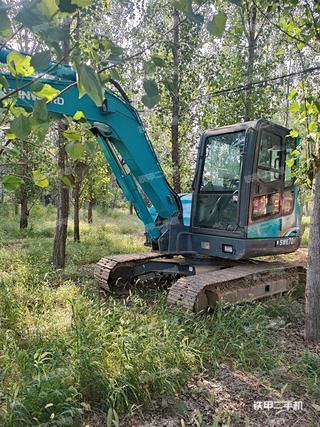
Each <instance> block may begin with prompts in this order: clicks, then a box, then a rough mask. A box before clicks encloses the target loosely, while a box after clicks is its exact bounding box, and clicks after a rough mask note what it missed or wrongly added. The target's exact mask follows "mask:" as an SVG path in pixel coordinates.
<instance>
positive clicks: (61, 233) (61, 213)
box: [53, 122, 69, 268]
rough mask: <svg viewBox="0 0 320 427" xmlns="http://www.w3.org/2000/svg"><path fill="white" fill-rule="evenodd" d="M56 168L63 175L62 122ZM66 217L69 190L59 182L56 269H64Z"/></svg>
mask: <svg viewBox="0 0 320 427" xmlns="http://www.w3.org/2000/svg"><path fill="white" fill-rule="evenodd" d="M58 126H59V128H58V149H59V151H58V168H59V175H60V176H61V175H64V174H65V168H66V162H67V153H66V151H65V148H64V144H65V138H64V135H63V132H64V131H65V130H66V129H67V127H68V126H67V125H66V124H65V123H63V122H60V123H59V124H58ZM68 215H69V189H68V188H66V187H65V185H64V183H63V182H62V181H61V180H60V182H59V184H58V206H57V220H56V231H55V235H54V244H53V264H54V265H55V266H56V267H58V268H64V266H65V259H66V243H67V233H68Z"/></svg>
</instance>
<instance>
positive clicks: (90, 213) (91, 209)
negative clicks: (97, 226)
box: [88, 201, 93, 224]
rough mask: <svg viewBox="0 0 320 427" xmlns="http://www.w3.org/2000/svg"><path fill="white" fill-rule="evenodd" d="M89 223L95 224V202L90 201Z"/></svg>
mask: <svg viewBox="0 0 320 427" xmlns="http://www.w3.org/2000/svg"><path fill="white" fill-rule="evenodd" d="M88 224H93V202H92V201H90V202H89V205H88Z"/></svg>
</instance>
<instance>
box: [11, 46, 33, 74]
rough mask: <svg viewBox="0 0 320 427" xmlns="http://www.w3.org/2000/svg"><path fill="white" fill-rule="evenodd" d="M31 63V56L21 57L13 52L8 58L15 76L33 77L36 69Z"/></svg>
mask: <svg viewBox="0 0 320 427" xmlns="http://www.w3.org/2000/svg"><path fill="white" fill-rule="evenodd" d="M30 62H31V56H28V55H21V53H19V52H15V51H13V52H10V53H9V55H8V56H7V65H8V68H9V70H10V73H11V74H12V75H13V76H22V77H27V76H31V75H32V74H33V73H34V68H33V67H32V66H31V65H30Z"/></svg>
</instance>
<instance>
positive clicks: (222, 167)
mask: <svg viewBox="0 0 320 427" xmlns="http://www.w3.org/2000/svg"><path fill="white" fill-rule="evenodd" d="M244 140H245V132H244V131H241V132H234V133H228V134H222V135H215V136H211V137H209V138H208V140H207V146H206V159H205V163H204V169H203V176H202V183H201V188H200V191H204V192H215V191H217V192H224V191H235V190H237V189H238V187H239V182H240V167H241V152H242V149H243V145H244Z"/></svg>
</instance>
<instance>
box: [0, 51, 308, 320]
mask: <svg viewBox="0 0 320 427" xmlns="http://www.w3.org/2000/svg"><path fill="white" fill-rule="evenodd" d="M10 52H11V50H9V49H7V50H6V49H2V50H1V52H0V62H1V63H3V64H6V63H7V58H8V55H9V54H10ZM40 73H41V76H43V77H42V78H41V79H40V80H39V82H40V83H41V84H43V85H45V84H48V85H50V86H51V87H53V88H54V89H57V90H58V91H59V94H58V96H57V97H55V99H54V100H53V101H52V102H48V103H47V107H48V111H49V112H50V113H55V116H56V115H60V116H69V117H74V116H75V114H76V113H77V112H78V111H81V112H83V114H84V116H85V118H86V120H87V122H88V123H89V124H90V126H91V128H90V130H91V131H92V133H93V134H94V135H95V137H96V140H97V142H98V145H99V147H100V149H101V151H102V153H103V155H104V157H105V159H106V162H107V163H108V164H109V166H110V168H111V169H112V171H113V173H114V175H115V178H116V180H117V183H118V185H119V186H120V187H121V189H122V191H123V194H124V196H125V198H126V199H127V200H128V201H129V202H130V203H131V204H132V205H133V206H134V208H135V211H136V213H137V215H138V217H139V218H140V220H141V221H142V222H143V224H144V226H145V234H146V244H147V245H149V246H150V251H149V252H146V253H136V254H127V255H114V256H107V257H104V258H102V259H101V260H100V261H99V262H98V263H97V264H96V266H95V272H94V277H95V279H96V280H97V281H98V282H99V284H100V286H101V287H102V288H103V289H104V290H106V291H108V292H120V293H121V292H125V291H127V290H128V289H129V288H130V286H132V285H133V284H134V283H136V282H137V281H140V282H142V283H143V284H146V285H147V284H148V283H150V281H156V280H158V279H160V280H161V279H165V281H166V282H167V283H169V284H170V287H169V291H168V297H167V299H168V303H169V304H177V305H179V306H180V307H182V308H183V309H188V310H192V311H194V312H200V311H204V310H208V309H214V308H215V307H216V304H217V303H218V302H219V301H224V302H225V303H230V304H239V303H242V302H247V301H253V300H259V299H264V298H267V297H271V296H273V295H278V294H283V293H285V292H288V291H289V290H290V289H292V287H294V286H296V285H297V284H298V283H299V282H300V281H301V277H302V276H303V271H302V269H301V267H300V266H298V265H293V264H292V263H287V262H283V261H281V262H280V261H274V257H272V260H271V261H269V260H268V261H266V260H265V258H264V259H259V257H264V256H275V255H279V254H287V253H290V252H294V251H296V250H297V249H298V248H299V245H300V237H301V234H300V233H301V232H300V230H301V228H300V219H301V213H300V207H299V201H298V188H297V186H296V185H295V183H294V179H293V176H292V171H291V168H290V167H289V166H288V164H290V162H287V160H289V159H291V153H292V151H294V150H296V148H297V145H298V143H299V140H298V138H293V137H291V136H290V132H289V129H286V128H285V127H283V126H280V125H278V124H275V123H272V122H271V121H269V120H265V119H259V120H254V121H249V122H243V123H238V124H234V125H230V126H224V127H220V128H216V129H210V130H207V131H205V132H204V133H203V135H202V136H201V139H200V144H199V146H198V155H197V161H196V168H195V175H194V179H193V182H192V185H191V188H192V192H191V193H190V194H182V195H179V194H177V193H176V192H175V191H174V189H173V188H172V187H171V185H170V184H169V182H168V180H167V178H166V177H165V175H164V172H163V170H162V168H161V165H160V163H159V160H158V158H157V156H156V153H155V151H154V149H153V146H152V144H151V142H150V140H149V138H148V136H147V133H146V130H145V128H144V125H143V122H142V120H141V118H140V116H139V114H138V112H137V110H136V109H135V108H134V107H133V105H132V103H131V102H130V100H129V98H128V96H127V95H126V93H125V91H124V90H123V88H122V87H121V85H120V84H119V83H118V82H115V81H113V80H111V79H110V82H109V84H108V88H105V91H104V101H103V104H102V106H101V107H97V106H96V104H95V103H94V102H93V100H92V99H91V98H90V97H89V96H88V95H84V96H81V97H80V96H79V91H78V87H77V84H76V83H75V82H76V73H75V71H74V70H73V68H72V67H69V66H65V65H60V66H57V67H55V68H54V67H52V64H49V65H48V67H47V68H46V69H37V70H35V76H38V78H39V74H40ZM1 75H2V78H5V79H6V82H7V83H6V84H7V85H8V87H9V88H10V90H14V91H15V93H16V98H17V99H16V105H17V106H20V107H23V108H25V109H26V110H27V111H32V109H33V107H34V104H35V101H36V100H37V96H36V95H35V94H34V92H32V91H31V83H32V82H33V79H34V76H30V77H19V76H18V77H14V76H12V75H11V74H10V73H8V72H6V71H5V72H2V73H1ZM2 81H3V80H2ZM109 86H112V89H111V88H110V87H109ZM4 90H5V89H4V87H2V91H4ZM291 163H292V162H291Z"/></svg>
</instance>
